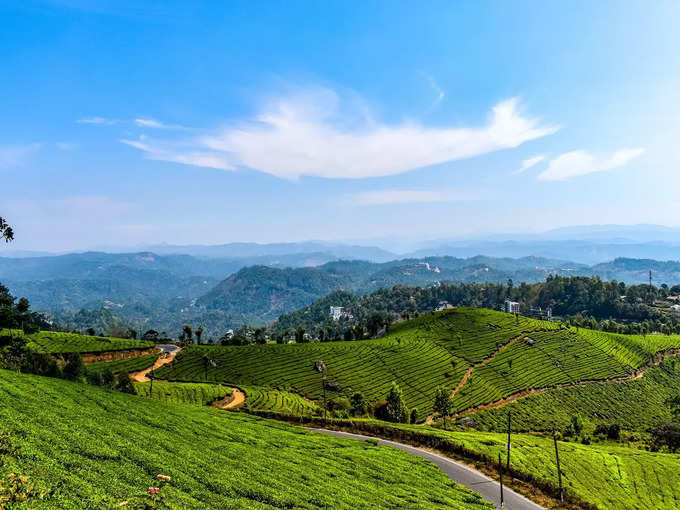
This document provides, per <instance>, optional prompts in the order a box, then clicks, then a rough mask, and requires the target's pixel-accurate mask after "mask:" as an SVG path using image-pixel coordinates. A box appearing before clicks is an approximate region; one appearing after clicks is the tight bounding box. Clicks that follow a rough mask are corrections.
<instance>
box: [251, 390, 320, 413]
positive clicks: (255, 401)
mask: <svg viewBox="0 0 680 510" xmlns="http://www.w3.org/2000/svg"><path fill="white" fill-rule="evenodd" d="M242 389H243V391H244V392H245V394H246V402H245V407H246V409H254V410H257V411H273V412H275V413H281V414H287V415H292V416H301V415H302V416H309V415H313V414H315V413H317V412H318V411H319V409H320V408H319V406H317V405H316V404H315V403H314V402H310V401H309V400H305V399H304V398H303V397H301V396H300V395H298V394H296V393H291V392H289V391H280V390H273V389H270V388H260V387H257V386H245V387H244V388H242Z"/></svg>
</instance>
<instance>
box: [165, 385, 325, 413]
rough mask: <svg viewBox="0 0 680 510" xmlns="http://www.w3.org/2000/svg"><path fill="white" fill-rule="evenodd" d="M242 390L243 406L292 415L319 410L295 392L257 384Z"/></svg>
mask: <svg viewBox="0 0 680 510" xmlns="http://www.w3.org/2000/svg"><path fill="white" fill-rule="evenodd" d="M171 384H178V383H171ZM242 390H243V391H244V392H245V394H246V402H245V406H246V408H249V409H254V410H258V411H273V412H276V413H282V414H287V415H293V416H300V415H304V416H309V415H313V414H314V413H315V412H317V411H318V410H319V407H318V406H317V405H316V404H315V403H313V402H310V401H308V400H305V399H304V398H302V397H301V396H300V395H298V394H297V393H291V392H288V391H279V390H272V389H269V388H260V387H257V386H245V387H243V388H242Z"/></svg>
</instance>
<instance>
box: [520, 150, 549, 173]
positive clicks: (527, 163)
mask: <svg viewBox="0 0 680 510" xmlns="http://www.w3.org/2000/svg"><path fill="white" fill-rule="evenodd" d="M543 160H545V156H543V155H542V154H539V155H537V156H532V157H530V158H528V159H525V160H524V161H522V166H521V167H520V168H518V169H517V170H515V171H514V172H513V174H521V173H522V172H526V171H527V170H529V169H530V168H531V167H532V166H536V165H538V164H539V163H540V162H541V161H543Z"/></svg>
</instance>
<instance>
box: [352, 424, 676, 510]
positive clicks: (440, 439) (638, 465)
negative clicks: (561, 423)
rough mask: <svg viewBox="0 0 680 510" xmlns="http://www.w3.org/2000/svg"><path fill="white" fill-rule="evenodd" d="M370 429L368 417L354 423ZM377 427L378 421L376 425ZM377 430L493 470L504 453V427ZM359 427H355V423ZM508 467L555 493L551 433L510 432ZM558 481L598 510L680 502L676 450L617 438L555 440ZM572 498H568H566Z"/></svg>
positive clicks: (664, 508) (651, 508) (660, 509)
mask: <svg viewBox="0 0 680 510" xmlns="http://www.w3.org/2000/svg"><path fill="white" fill-rule="evenodd" d="M358 425H359V427H361V426H362V425H363V426H364V427H365V428H366V429H367V430H368V431H371V430H374V428H375V424H374V423H372V422H365V423H363V424H362V423H358ZM378 427H379V428H380V425H378ZM382 429H383V432H382V433H379V434H378V435H382V436H385V437H390V438H393V439H395V440H397V441H399V440H401V441H405V442H409V443H415V444H422V445H427V446H429V447H433V448H437V449H440V450H443V451H446V452H449V453H450V454H452V455H453V456H458V455H461V454H462V455H463V456H465V457H467V458H468V459H470V458H474V459H477V460H478V461H480V460H485V462H484V464H486V465H487V466H490V467H492V468H493V470H494V471H496V469H497V467H496V462H497V459H498V455H499V454H501V456H502V459H503V461H504V462H505V459H506V444H507V436H506V435H505V434H503V433H488V432H460V431H446V430H441V429H438V428H434V427H414V426H412V425H396V426H395V425H387V426H383V427H382ZM359 430H360V429H359ZM511 444H512V448H511V456H510V469H511V470H512V471H513V473H514V475H515V476H520V477H521V478H522V479H524V480H532V481H533V482H532V485H534V486H540V487H543V488H549V489H550V490H551V492H553V494H557V486H558V477H557V467H556V463H555V449H554V444H553V439H552V437H544V436H538V435H533V434H513V435H512V438H511ZM558 447H559V455H560V470H561V472H562V482H563V486H564V488H565V493H566V495H567V497H568V498H570V497H571V496H573V497H574V499H576V500H578V501H581V502H585V503H586V504H589V505H592V506H593V507H595V508H598V509H600V510H612V509H616V510H640V509H645V510H672V509H676V508H678V507H680V471H678V466H679V465H680V455H678V454H670V453H655V452H649V451H644V450H638V449H634V448H627V447H625V446H622V445H616V444H592V445H583V444H579V443H574V442H564V441H558ZM570 499H571V498H570Z"/></svg>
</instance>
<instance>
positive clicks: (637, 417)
mask: <svg viewBox="0 0 680 510" xmlns="http://www.w3.org/2000/svg"><path fill="white" fill-rule="evenodd" d="M675 395H680V363H678V361H677V359H676V358H669V359H666V360H665V361H664V362H663V363H662V364H661V365H660V366H658V367H655V368H652V369H651V370H649V371H648V372H647V373H646V374H645V376H644V377H642V378H640V379H635V380H632V381H626V382H620V383H596V384H589V385H587V386H573V387H570V388H558V389H554V390H550V391H547V392H545V393H541V394H537V395H532V396H529V397H526V398H522V399H519V400H517V401H515V402H512V403H510V404H507V405H505V406H503V407H502V408H497V409H489V410H486V411H480V412H477V413H475V414H474V416H473V417H474V419H475V421H476V422H477V424H478V426H480V427H482V428H485V429H489V430H504V429H505V427H506V423H507V412H508V410H511V411H512V417H513V418H512V422H513V428H515V429H516V430H523V431H531V430H551V429H552V427H553V426H555V427H557V428H558V429H561V428H563V427H564V426H566V425H567V423H569V420H570V419H571V417H572V416H574V415H578V416H580V417H581V418H582V419H583V421H584V422H585V424H586V429H587V430H590V429H591V428H594V427H595V425H596V424H598V423H604V424H612V423H618V424H619V425H620V426H621V427H623V428H625V429H628V430H646V429H647V428H649V427H650V426H652V425H655V424H656V423H658V422H660V421H664V420H670V419H671V415H670V409H669V407H668V405H667V403H666V402H667V400H668V399H669V398H671V397H673V396H675Z"/></svg>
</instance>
